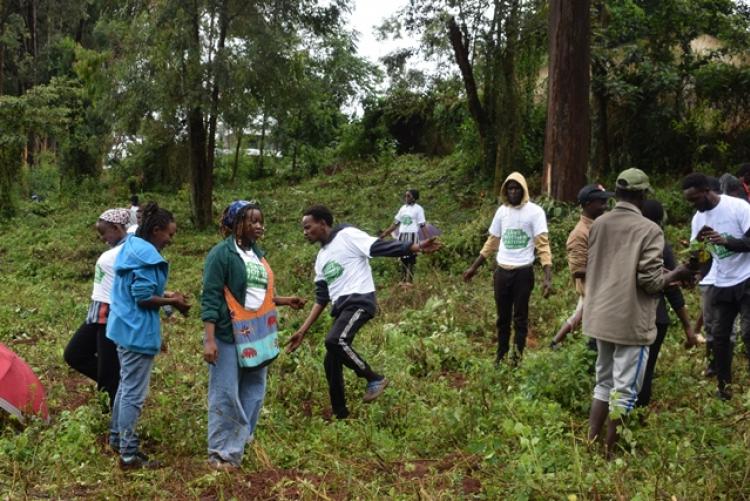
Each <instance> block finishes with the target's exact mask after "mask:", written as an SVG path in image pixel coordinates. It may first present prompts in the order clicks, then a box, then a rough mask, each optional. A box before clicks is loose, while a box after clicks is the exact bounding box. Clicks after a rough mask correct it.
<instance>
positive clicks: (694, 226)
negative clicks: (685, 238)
mask: <svg viewBox="0 0 750 501" xmlns="http://www.w3.org/2000/svg"><path fill="white" fill-rule="evenodd" d="M700 224H701V223H700V212H696V213H695V214H694V215H693V220H692V221H690V241H691V242H692V241H693V240H695V239H696V238H698V231H699V230H700Z"/></svg>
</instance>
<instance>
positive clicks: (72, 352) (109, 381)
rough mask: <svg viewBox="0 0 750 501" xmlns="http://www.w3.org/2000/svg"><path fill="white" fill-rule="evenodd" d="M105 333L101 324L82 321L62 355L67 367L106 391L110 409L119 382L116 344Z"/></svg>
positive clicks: (100, 389)
mask: <svg viewBox="0 0 750 501" xmlns="http://www.w3.org/2000/svg"><path fill="white" fill-rule="evenodd" d="M106 334H107V326H106V325H105V324H87V323H84V324H83V325H81V326H80V327H79V328H78V330H77V331H76V333H75V334H73V337H72V338H71V340H70V341H69V342H68V346H66V347H65V352H64V354H63V357H64V358H65V362H66V363H67V364H68V365H69V366H70V367H72V368H73V369H75V370H77V371H78V372H80V373H81V374H83V375H84V376H86V377H88V378H90V379H93V380H94V381H95V382H96V387H97V389H98V390H99V391H106V392H107V394H108V395H109V407H110V409H111V408H112V405H113V404H114V402H115V395H116V394H117V385H118V384H119V383H120V360H119V359H118V358H117V346H116V345H115V343H113V342H112V341H110V340H109V339H107V335H106Z"/></svg>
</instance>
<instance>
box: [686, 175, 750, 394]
mask: <svg viewBox="0 0 750 501" xmlns="http://www.w3.org/2000/svg"><path fill="white" fill-rule="evenodd" d="M682 190H683V194H684V196H685V199H686V200H687V201H688V202H690V203H691V204H693V206H694V207H695V208H696V209H697V210H698V213H697V214H696V215H695V216H694V217H693V221H692V225H691V233H690V239H691V240H698V241H704V242H707V243H708V244H709V250H710V252H711V256H712V258H713V263H712V265H711V266H712V267H711V273H713V274H714V284H713V287H712V288H711V289H710V294H709V296H708V300H709V303H710V307H711V308H712V309H713V312H712V313H713V315H712V316H713V327H712V334H713V338H714V345H713V349H714V359H715V361H716V372H717V379H718V391H717V396H718V397H719V398H721V399H722V400H727V399H729V398H731V396H732V394H731V392H730V390H729V389H728V388H727V385H729V384H730V383H731V382H732V341H731V336H732V328H733V325H734V320H735V318H736V317H737V315H741V316H743V317H745V318H748V315H750V204H748V203H747V202H745V201H744V200H741V199H739V198H734V197H730V196H727V195H717V194H716V193H715V192H713V191H711V189H710V187H709V182H708V178H707V177H706V176H705V175H704V174H700V173H693V174H690V175H688V176H687V177H685V179H683V181H682ZM742 330H743V332H742V339H743V341H744V343H745V350H746V353H747V354H748V356H750V325H748V322H743V325H742Z"/></svg>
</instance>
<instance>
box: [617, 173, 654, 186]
mask: <svg viewBox="0 0 750 501" xmlns="http://www.w3.org/2000/svg"><path fill="white" fill-rule="evenodd" d="M616 184H617V187H618V188H619V189H621V190H625V191H651V184H649V182H648V176H647V175H646V173H645V172H643V171H642V170H641V169H625V170H624V171H622V172H620V175H619V176H617V182H616Z"/></svg>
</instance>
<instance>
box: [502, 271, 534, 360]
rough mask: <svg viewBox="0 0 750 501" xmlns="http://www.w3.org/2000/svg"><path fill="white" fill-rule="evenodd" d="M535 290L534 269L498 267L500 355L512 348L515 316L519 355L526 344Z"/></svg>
mask: <svg viewBox="0 0 750 501" xmlns="http://www.w3.org/2000/svg"><path fill="white" fill-rule="evenodd" d="M532 290H534V268H533V267H532V266H527V267H525V268H516V269H515V270H504V269H502V268H497V269H496V270H495V306H496V307H497V358H498V359H501V358H503V357H504V356H505V355H506V354H507V353H508V351H509V350H510V321H511V318H512V319H513V328H514V329H515V333H516V335H515V344H516V350H517V352H518V355H521V354H522V353H523V349H524V348H525V347H526V334H527V332H528V330H529V328H528V323H529V298H530V297H531V291H532Z"/></svg>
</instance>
